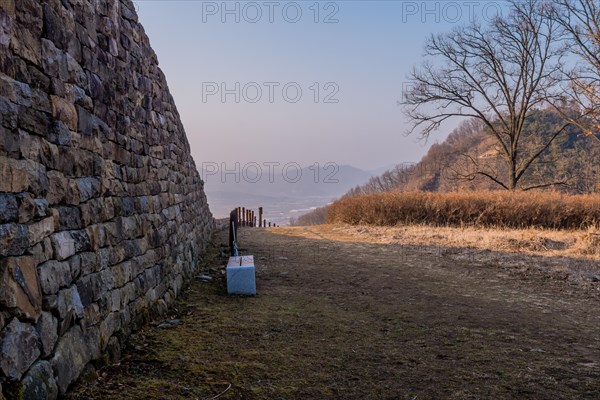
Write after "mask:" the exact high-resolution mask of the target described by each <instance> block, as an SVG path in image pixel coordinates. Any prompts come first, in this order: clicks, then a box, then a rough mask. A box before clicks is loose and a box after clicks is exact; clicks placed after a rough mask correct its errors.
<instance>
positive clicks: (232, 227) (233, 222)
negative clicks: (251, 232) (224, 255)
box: [229, 208, 238, 256]
mask: <svg viewBox="0 0 600 400" xmlns="http://www.w3.org/2000/svg"><path fill="white" fill-rule="evenodd" d="M237 228H238V213H237V209H235V208H234V209H233V210H232V211H231V212H230V213H229V254H230V255H231V256H233V255H235V248H234V247H235V246H234V244H233V241H234V240H236V241H237Z"/></svg>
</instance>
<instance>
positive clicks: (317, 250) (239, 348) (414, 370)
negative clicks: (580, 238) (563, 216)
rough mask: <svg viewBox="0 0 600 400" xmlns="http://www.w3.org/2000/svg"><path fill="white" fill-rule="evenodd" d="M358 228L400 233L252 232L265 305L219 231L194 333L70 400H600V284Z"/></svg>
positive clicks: (171, 339)
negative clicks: (233, 268) (235, 292)
mask: <svg viewBox="0 0 600 400" xmlns="http://www.w3.org/2000/svg"><path fill="white" fill-rule="evenodd" d="M350 228H351V229H357V230H358V229H360V228H365V229H382V230H383V229H387V230H389V231H393V230H395V229H396V228H382V227H350V226H335V225H322V226H316V227H310V228H304V227H303V228H274V229H241V230H240V235H239V241H240V243H241V244H242V250H241V251H243V252H247V253H251V254H254V255H255V257H256V258H255V259H256V261H257V266H256V278H257V289H258V296H256V297H252V298H240V297H235V296H227V295H226V291H225V279H224V276H223V273H222V272H223V269H222V268H223V265H224V263H226V261H227V260H226V259H224V258H220V257H219V246H218V244H219V243H226V242H227V232H226V231H221V232H219V233H217V235H216V238H215V239H216V242H215V244H216V245H217V246H216V247H214V248H211V250H210V252H209V253H208V254H206V255H205V257H204V259H203V266H202V271H203V272H204V273H206V274H209V275H211V276H213V279H212V281H210V282H203V281H200V280H196V281H194V282H193V283H192V284H191V285H190V287H189V288H188V290H186V291H184V293H183V295H182V296H181V297H180V298H179V299H178V301H177V303H176V305H175V307H174V308H173V309H172V310H171V312H172V314H171V315H170V316H169V318H176V319H179V320H180V322H181V323H180V324H177V325H175V326H173V327H172V328H169V329H161V328H158V327H156V326H155V327H150V326H147V327H145V328H144V330H143V331H142V332H140V333H138V334H136V335H134V336H133V337H131V339H130V341H129V344H128V346H127V348H126V349H125V350H124V352H123V357H122V359H121V362H120V363H119V364H116V365H112V366H105V367H103V368H101V369H100V370H99V371H98V374H97V375H98V376H97V378H96V379H94V380H93V381H88V382H80V383H79V384H78V385H76V387H74V388H73V390H72V391H71V393H69V395H68V396H67V399H73V400H74V399H78V400H111V399H114V400H118V399H131V400H136V399H140V400H142V399H143V400H146V399H160V400H187V399H217V398H218V399H219V400H228V399H231V400H234V399H236V400H237V399H247V400H263V399H265V400H266V399H269V400H270V399H290V400H292V399H293V400H296V399H344V400H346V399H347V400H353V399H356V400H359V399H360V400H365V399H377V400H379V399H389V400H392V399H394V400H397V399H400V400H403V399H406V400H414V399H461V400H475V399H573V400H575V399H577V400H579V399H596V398H598V396H597V394H598V393H599V392H600V347H599V346H598V335H597V333H598V304H599V303H598V300H599V298H600V297H599V294H600V282H593V281H591V280H588V281H587V283H586V284H585V285H583V284H573V283H574V282H571V281H570V280H565V279H562V278H560V279H554V278H552V277H551V276H549V275H548V274H547V273H546V272H545V271H542V270H540V269H539V268H538V267H537V265H538V264H539V263H540V260H537V257H529V256H525V255H519V256H518V260H515V261H517V262H518V263H519V266H516V267H515V266H513V265H512V260H511V259H512V258H513V257H510V258H511V259H508V260H507V262H498V261H493V262H492V261H489V262H488V261H485V260H483V259H479V257H480V256H477V257H475V259H473V260H462V261H459V260H457V259H456V258H455V257H454V256H455V254H448V253H445V254H441V255H439V256H438V255H437V254H429V253H427V250H429V249H426V248H424V247H423V248H415V247H412V246H402V245H387V244H382V243H376V242H372V239H373V238H374V236H373V235H369V236H366V237H363V238H361V237H351V235H350V234H348V233H346V229H350ZM430 230H432V229H430ZM432 231H437V230H432ZM366 233H367V232H366ZM371 233H376V232H375V231H373V232H371ZM367 234H368V233H367ZM363 239H364V240H363ZM296 247H298V248H302V249H304V251H300V252H297V253H296V252H295V251H293V249H294V248H296ZM431 250H435V249H431ZM290 253H293V254H294V255H293V256H292V254H290ZM284 255H285V256H284ZM292 257H293V258H292ZM542 261H543V260H542ZM586 262H587V263H588V264H593V265H597V263H593V262H590V261H587V260H586ZM530 267H531V268H530ZM158 322H160V321H158ZM155 325H156V324H155Z"/></svg>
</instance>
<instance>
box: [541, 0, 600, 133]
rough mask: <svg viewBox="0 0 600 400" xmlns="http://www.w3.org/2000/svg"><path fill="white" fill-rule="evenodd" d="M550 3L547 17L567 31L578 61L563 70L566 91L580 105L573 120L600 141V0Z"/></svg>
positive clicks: (565, 0)
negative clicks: (568, 87) (565, 76)
mask: <svg viewBox="0 0 600 400" xmlns="http://www.w3.org/2000/svg"><path fill="white" fill-rule="evenodd" d="M553 4H554V7H553V8H552V9H551V10H550V11H551V12H552V15H551V17H552V18H554V19H555V20H556V21H558V23H559V24H560V25H561V26H562V27H563V29H564V30H565V32H566V33H567V40H568V41H569V49H570V51H571V52H573V53H575V54H576V55H577V56H578V57H579V61H580V62H578V64H577V66H576V67H575V68H573V69H571V70H570V71H569V72H568V73H567V76H568V78H569V81H570V89H571V90H569V91H568V93H569V94H570V95H571V100H572V101H573V102H574V103H575V104H576V105H577V106H578V107H579V109H580V113H579V115H578V118H577V119H573V122H574V123H576V124H577V125H579V126H580V127H581V128H582V129H583V130H584V132H585V133H586V134H587V135H588V136H591V137H593V138H595V139H596V140H598V141H600V1H598V0H553ZM581 61H583V62H581Z"/></svg>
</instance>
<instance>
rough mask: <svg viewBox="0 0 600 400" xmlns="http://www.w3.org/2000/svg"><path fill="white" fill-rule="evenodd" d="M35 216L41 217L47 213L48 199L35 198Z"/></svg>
mask: <svg viewBox="0 0 600 400" xmlns="http://www.w3.org/2000/svg"><path fill="white" fill-rule="evenodd" d="M34 202H35V216H36V218H43V217H45V216H47V215H48V200H46V199H35V200H34Z"/></svg>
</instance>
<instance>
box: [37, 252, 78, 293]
mask: <svg viewBox="0 0 600 400" xmlns="http://www.w3.org/2000/svg"><path fill="white" fill-rule="evenodd" d="M37 270H38V275H39V279H40V285H41V287H42V293H44V294H56V293H58V290H59V289H60V288H61V287H67V286H69V285H70V284H71V281H72V276H71V266H70V265H69V263H68V262H66V261H56V260H50V261H48V262H45V263H43V264H41V265H38V267H37Z"/></svg>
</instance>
